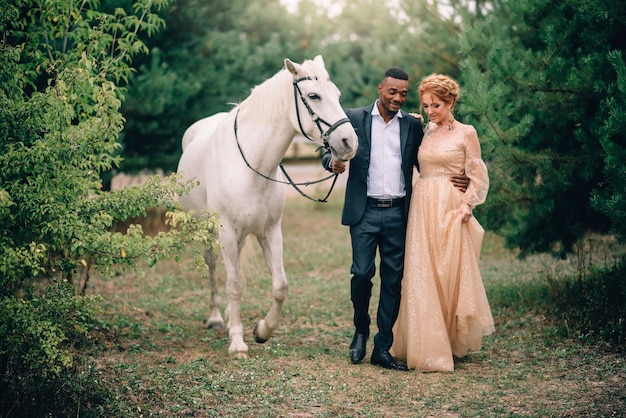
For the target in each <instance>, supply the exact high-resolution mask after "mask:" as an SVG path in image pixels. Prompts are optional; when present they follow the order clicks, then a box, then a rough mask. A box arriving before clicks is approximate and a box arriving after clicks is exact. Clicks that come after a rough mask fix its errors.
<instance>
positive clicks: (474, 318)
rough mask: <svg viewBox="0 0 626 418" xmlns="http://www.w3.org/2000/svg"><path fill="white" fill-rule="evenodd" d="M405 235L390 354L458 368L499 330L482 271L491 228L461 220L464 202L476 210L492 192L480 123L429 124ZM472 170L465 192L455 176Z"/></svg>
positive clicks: (418, 365) (414, 364) (430, 367)
mask: <svg viewBox="0 0 626 418" xmlns="http://www.w3.org/2000/svg"><path fill="white" fill-rule="evenodd" d="M418 159H419V166H420V175H419V177H417V178H416V180H415V187H414V189H413V196H412V198H411V206H410V210H409V219H408V227H407V238H406V255H405V263H404V277H403V279H402V299H401V303H400V313H399V316H398V320H397V321H396V324H395V326H394V330H393V334H394V343H393V346H392V348H391V350H390V351H391V354H392V355H394V356H396V357H398V358H400V359H403V360H405V361H406V362H407V364H408V366H409V368H412V369H416V370H423V371H452V370H454V360H453V356H456V357H459V358H461V357H464V356H465V355H466V354H467V353H468V352H469V351H470V350H473V351H475V350H479V349H480V347H481V345H482V338H483V337H484V336H486V335H489V334H491V333H492V332H494V331H495V328H494V323H493V317H492V315H491V309H490V307H489V302H488V300H487V295H486V293H485V288H484V286H483V282H482V277H481V274H480V271H479V269H478V260H479V258H480V249H481V245H482V239H483V235H484V229H483V228H482V227H481V226H480V224H479V223H478V221H477V220H476V219H475V218H474V217H472V218H471V219H470V221H469V222H462V219H461V218H457V215H456V211H457V209H458V207H459V205H460V204H461V202H463V201H465V202H467V203H469V204H470V205H471V207H475V206H476V205H479V204H481V203H483V202H484V201H485V198H486V197H487V191H488V190H489V177H488V174H487V167H486V166H485V163H484V162H483V160H482V158H481V154H480V143H479V142H478V136H477V134H476V130H475V129H474V127H473V126H470V125H464V124H461V123H459V122H455V123H454V129H452V130H450V129H448V128H447V127H437V126H436V125H435V124H434V123H432V122H431V123H429V124H428V126H427V129H426V132H425V134H424V139H423V141H422V144H421V146H420V148H419V152H418ZM461 169H465V172H466V174H467V176H468V177H469V178H470V179H471V181H470V185H469V187H468V189H467V191H466V192H465V193H462V192H461V191H459V190H458V189H455V188H454V186H453V185H452V183H451V182H450V180H449V177H450V176H451V175H452V174H457V173H459V172H460V171H461Z"/></svg>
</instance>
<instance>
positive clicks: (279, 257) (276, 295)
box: [254, 222, 289, 344]
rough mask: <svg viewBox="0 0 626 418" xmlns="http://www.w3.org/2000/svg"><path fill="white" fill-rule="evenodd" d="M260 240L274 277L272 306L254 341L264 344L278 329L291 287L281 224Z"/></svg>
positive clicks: (255, 333) (261, 322)
mask: <svg viewBox="0 0 626 418" xmlns="http://www.w3.org/2000/svg"><path fill="white" fill-rule="evenodd" d="M258 240H259V244H260V245H261V248H262V249H263V255H264V257H265V262H266V264H267V266H268V267H269V269H270V273H271V275H272V306H271V308H270V310H269V312H268V313H267V315H265V318H264V319H261V320H260V321H259V323H258V324H257V326H256V327H255V328H254V339H255V341H256V342H257V343H261V344H262V343H264V342H266V341H267V340H268V339H269V338H270V337H271V336H272V334H273V333H274V330H275V329H276V328H277V327H278V322H279V319H280V311H281V309H282V307H283V303H284V302H285V300H286V299H287V292H288V290H289V285H288V283H287V275H286V274H285V267H284V265H283V236H282V232H281V229H280V222H279V223H278V224H277V226H275V227H273V228H272V229H271V230H270V232H269V233H268V235H267V237H266V238H258Z"/></svg>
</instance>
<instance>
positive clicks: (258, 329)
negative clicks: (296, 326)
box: [253, 321, 271, 344]
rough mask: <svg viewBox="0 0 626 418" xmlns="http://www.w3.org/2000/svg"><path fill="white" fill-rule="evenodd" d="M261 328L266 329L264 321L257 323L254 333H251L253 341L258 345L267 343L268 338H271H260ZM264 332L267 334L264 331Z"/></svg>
mask: <svg viewBox="0 0 626 418" xmlns="http://www.w3.org/2000/svg"><path fill="white" fill-rule="evenodd" d="M261 328H263V329H265V328H266V327H265V322H264V321H259V323H258V324H257V325H256V326H255V327H254V332H253V335H254V341H256V342H257V343H259V344H264V343H266V342H267V340H269V337H270V336H271V334H270V335H269V336H268V337H267V338H264V337H261V331H262V330H261ZM265 331H266V333H267V330H266V329H265Z"/></svg>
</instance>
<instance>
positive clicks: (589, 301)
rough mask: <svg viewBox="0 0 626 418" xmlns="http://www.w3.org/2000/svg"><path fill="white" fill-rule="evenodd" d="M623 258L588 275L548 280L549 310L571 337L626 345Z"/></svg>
mask: <svg viewBox="0 0 626 418" xmlns="http://www.w3.org/2000/svg"><path fill="white" fill-rule="evenodd" d="M624 277H626V259H621V260H619V261H618V262H616V263H615V264H614V265H613V266H610V267H607V268H603V269H598V270H596V271H594V272H592V273H590V274H589V275H584V274H579V275H578V276H577V277H573V278H568V279H565V280H554V279H553V280H550V289H551V294H552V303H551V305H552V307H554V309H552V311H553V312H554V315H555V317H556V319H557V321H559V322H560V324H561V326H562V328H563V330H564V331H565V332H566V334H567V335H568V336H570V337H576V338H581V339H583V340H586V341H588V342H590V343H600V342H608V343H612V344H614V345H616V346H622V347H623V346H624V343H625V342H626V280H624Z"/></svg>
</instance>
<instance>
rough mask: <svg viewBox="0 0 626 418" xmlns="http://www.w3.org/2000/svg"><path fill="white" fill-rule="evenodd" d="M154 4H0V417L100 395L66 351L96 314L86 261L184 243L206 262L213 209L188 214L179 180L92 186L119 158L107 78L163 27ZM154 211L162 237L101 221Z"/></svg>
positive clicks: (121, 260) (160, 254)
mask: <svg viewBox="0 0 626 418" xmlns="http://www.w3.org/2000/svg"><path fill="white" fill-rule="evenodd" d="M77 3H78V4H77ZM166 3H167V1H166V0H138V1H135V2H134V3H133V8H132V11H130V12H128V11H126V10H124V9H122V8H117V9H115V11H114V12H113V13H111V14H107V13H103V12H100V11H98V7H99V6H98V5H99V2H98V1H89V0H87V1H85V2H73V1H70V0H60V1H59V0H56V1H34V0H23V1H18V2H8V1H6V0H0V31H2V37H1V38H0V167H2V170H0V402H1V405H0V411H9V412H7V415H18V416H27V415H36V416H39V415H44V414H48V413H52V414H53V415H68V411H74V413H73V414H74V415H76V413H75V411H76V410H85V406H86V405H88V404H89V405H91V404H92V401H93V402H96V403H97V402H99V401H98V400H97V399H96V398H97V397H91V395H90V394H94V396H95V394H98V396H100V395H102V392H101V391H98V390H92V389H93V387H94V386H97V384H96V382H95V381H93V380H92V379H91V376H92V375H91V373H87V372H86V370H88V366H87V365H88V363H89V362H88V360H87V359H84V358H82V357H81V355H82V354H81V352H80V351H79V350H78V348H80V347H81V345H82V344H84V343H86V342H88V338H87V337H88V332H89V330H90V327H91V326H92V325H93V321H94V315H95V312H96V310H97V308H98V298H96V297H85V296H82V294H83V291H84V288H85V286H86V283H87V281H88V277H89V272H90V271H91V269H93V268H95V269H98V270H99V271H101V272H103V273H105V274H111V273H112V272H113V269H114V268H116V267H119V268H138V267H137V261H138V260H140V259H144V260H147V262H148V263H149V265H152V264H154V263H156V262H158V261H159V260H163V259H170V258H172V257H176V256H177V254H179V253H180V252H181V251H182V250H183V249H184V248H185V247H186V246H187V245H188V244H200V245H191V246H190V247H191V248H192V249H193V251H194V254H195V259H196V262H197V265H198V267H199V268H201V269H205V268H206V265H205V264H204V261H203V259H202V251H203V250H202V247H203V246H207V247H209V248H211V246H213V245H214V243H215V237H216V234H215V231H216V229H215V228H216V225H217V223H216V219H215V216H214V215H212V214H208V213H207V214H203V216H199V217H195V216H194V214H193V213H185V212H182V210H181V208H180V206H179V205H178V204H177V202H176V196H177V195H180V194H182V193H186V192H188V191H189V189H190V188H191V187H192V184H190V183H187V184H182V183H180V182H179V178H178V177H177V176H175V175H173V176H170V177H168V178H166V179H156V178H155V179H152V180H151V181H149V182H148V183H147V184H145V185H144V186H141V187H134V188H131V189H128V190H124V191H118V192H110V193H107V192H103V191H102V185H101V173H103V172H106V171H108V170H110V169H111V168H113V167H115V166H117V165H118V164H119V156H117V154H118V152H119V148H120V145H119V142H118V140H119V133H120V131H121V129H122V128H123V122H124V120H123V117H122V116H121V113H120V106H121V102H122V100H123V94H122V93H123V91H122V89H120V88H119V87H118V84H122V83H123V82H125V80H127V78H128V75H129V73H130V72H131V71H132V67H131V66H130V63H131V58H132V57H133V56H134V55H136V54H138V53H142V52H146V48H145V45H144V44H143V43H142V41H141V40H140V38H139V34H140V33H142V32H147V33H148V34H150V33H153V32H154V31H156V30H157V29H159V28H160V27H162V26H163V21H162V20H161V19H159V18H158V17H157V16H156V14H154V13H153V9H155V8H158V7H161V6H163V5H164V4H166ZM156 206H162V207H165V208H167V210H168V211H169V212H168V213H167V220H168V224H169V227H170V228H171V230H170V231H164V232H160V233H158V234H157V235H156V236H147V235H145V234H144V233H143V231H142V228H141V226H140V225H131V226H129V227H128V230H127V231H126V232H125V233H121V232H116V231H114V230H113V229H112V226H113V225H114V224H115V223H116V222H117V221H123V220H125V219H128V218H132V217H136V216H138V215H141V214H145V212H146V208H150V207H156ZM79 282H80V283H82V284H80V285H79ZM86 387H90V388H91V389H90V390H89V391H87V392H85V393H83V392H82V391H83V390H84V389H85V388H86Z"/></svg>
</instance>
